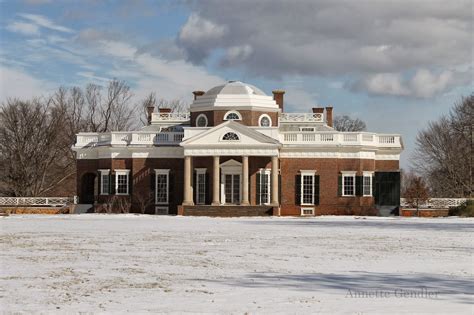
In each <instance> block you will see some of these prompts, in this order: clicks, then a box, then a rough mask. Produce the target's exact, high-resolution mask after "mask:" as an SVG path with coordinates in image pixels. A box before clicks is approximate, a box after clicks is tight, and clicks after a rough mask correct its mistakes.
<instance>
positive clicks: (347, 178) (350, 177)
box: [342, 172, 356, 196]
mask: <svg viewBox="0 0 474 315" xmlns="http://www.w3.org/2000/svg"><path fill="white" fill-rule="evenodd" d="M355 174H356V173H355V172H343V173H342V195H343V196H355Z"/></svg>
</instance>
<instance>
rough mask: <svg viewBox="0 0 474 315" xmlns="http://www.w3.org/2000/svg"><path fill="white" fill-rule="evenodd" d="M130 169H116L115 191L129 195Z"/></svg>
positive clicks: (118, 193)
mask: <svg viewBox="0 0 474 315" xmlns="http://www.w3.org/2000/svg"><path fill="white" fill-rule="evenodd" d="M129 175H130V170H115V193H116V194H117V195H128V188H129Z"/></svg>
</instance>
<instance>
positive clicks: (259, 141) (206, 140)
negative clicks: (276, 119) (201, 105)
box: [181, 121, 280, 147]
mask: <svg viewBox="0 0 474 315" xmlns="http://www.w3.org/2000/svg"><path fill="white" fill-rule="evenodd" d="M226 135H227V136H226ZM235 136H237V137H235ZM229 138H230V140H229ZM237 138H238V139H237ZM181 146H183V147H194V146H219V147H279V146H280V142H279V141H278V140H275V139H273V138H271V137H268V136H266V135H264V134H262V133H260V132H258V131H256V130H253V129H251V128H249V127H247V126H244V125H242V124H240V123H237V122H235V121H227V122H225V123H222V124H220V125H218V126H215V127H213V128H211V129H209V130H206V131H205V132H203V133H200V134H198V135H195V136H193V137H191V138H189V139H186V140H185V141H183V142H182V143H181Z"/></svg>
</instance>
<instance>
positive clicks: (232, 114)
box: [224, 111, 242, 120]
mask: <svg viewBox="0 0 474 315" xmlns="http://www.w3.org/2000/svg"><path fill="white" fill-rule="evenodd" d="M224 120H242V117H241V116H240V114H239V112H236V111H231V112H227V113H226V114H225V116H224Z"/></svg>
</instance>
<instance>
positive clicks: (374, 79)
mask: <svg viewBox="0 0 474 315" xmlns="http://www.w3.org/2000/svg"><path fill="white" fill-rule="evenodd" d="M454 83H456V80H454V72H452V71H448V70H446V71H442V72H441V73H439V74H436V73H432V72H431V71H429V70H427V69H419V70H417V71H416V73H415V74H414V75H413V76H412V77H403V76H402V75H401V74H398V73H380V74H375V75H372V76H369V77H367V78H366V79H365V80H362V81H359V82H357V83H356V84H355V85H354V88H355V89H356V90H367V91H368V92H369V93H371V94H376V95H394V96H412V97H418V98H429V97H433V96H434V95H436V94H439V93H442V92H444V91H445V90H447V89H449V88H450V87H451V86H452V85H453V84H454Z"/></svg>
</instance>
